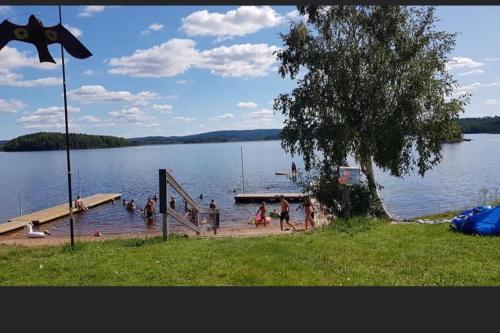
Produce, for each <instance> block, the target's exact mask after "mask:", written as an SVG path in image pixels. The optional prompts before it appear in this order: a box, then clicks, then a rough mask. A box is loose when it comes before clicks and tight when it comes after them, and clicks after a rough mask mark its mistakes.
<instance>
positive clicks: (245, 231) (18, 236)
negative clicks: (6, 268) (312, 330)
mask: <svg viewBox="0 0 500 333" xmlns="http://www.w3.org/2000/svg"><path fill="white" fill-rule="evenodd" d="M315 222H316V225H317V227H319V226H322V225H325V224H327V219H326V218H325V217H324V216H323V215H322V214H317V217H316V218H315ZM291 223H292V225H294V226H295V228H296V229H297V230H296V231H295V232H304V231H306V230H305V225H304V223H303V222H302V223H301V222H297V221H292V222H291ZM283 228H284V229H285V230H284V231H281V229H280V225H279V220H278V221H277V220H276V219H273V221H272V222H271V225H267V226H265V227H264V226H258V227H255V226H254V225H250V224H249V225H248V226H243V227H224V226H222V227H220V228H219V229H218V230H217V234H214V232H213V231H211V230H206V231H203V232H202V233H201V234H200V235H197V234H196V233H195V232H194V231H191V230H188V229H186V230H182V231H180V230H175V231H173V232H172V234H176V235H181V236H186V237H189V238H223V237H263V236H271V235H284V234H293V233H295V232H294V231H292V230H286V229H287V228H288V226H287V225H286V223H284V224H283ZM310 230H311V229H308V230H307V231H310ZM307 231H306V232H307ZM161 236H162V233H161V232H158V231H151V232H147V231H145V232H134V233H131V232H129V233H121V234H102V235H101V236H100V237H95V236H93V235H83V236H75V241H76V242H100V241H106V240H113V239H146V238H152V237H161ZM69 243H70V237H69V234H68V235H67V236H52V235H47V236H45V237H44V238H28V237H27V235H26V231H25V230H19V231H16V232H12V233H9V234H6V235H1V236H0V246H1V245H10V246H25V247H37V246H60V245H64V244H69Z"/></svg>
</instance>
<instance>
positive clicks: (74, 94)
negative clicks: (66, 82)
mask: <svg viewBox="0 0 500 333" xmlns="http://www.w3.org/2000/svg"><path fill="white" fill-rule="evenodd" d="M68 97H69V98H71V99H73V100H75V101H78V102H81V103H86V104H89V103H98V102H117V103H119V102H129V103H136V104H147V102H148V101H149V100H152V99H155V98H157V97H158V96H157V94H155V93H152V92H150V91H142V92H139V93H137V94H133V93H131V92H130V91H109V90H106V88H104V87H103V86H101V85H88V86H81V87H80V88H77V89H75V90H70V91H68Z"/></svg>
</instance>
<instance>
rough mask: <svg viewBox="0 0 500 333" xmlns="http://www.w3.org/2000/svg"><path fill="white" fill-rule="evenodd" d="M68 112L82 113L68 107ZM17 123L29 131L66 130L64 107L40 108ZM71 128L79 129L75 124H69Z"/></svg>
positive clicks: (77, 109)
mask: <svg viewBox="0 0 500 333" xmlns="http://www.w3.org/2000/svg"><path fill="white" fill-rule="evenodd" d="M68 112H80V109H79V108H75V107H72V106H68ZM17 123H18V124H21V125H22V126H23V127H24V128H29V129H40V128H64V127H65V119H64V107H61V106H51V107H47V108H39V109H37V110H36V111H35V112H33V113H31V114H30V115H28V116H25V117H21V118H19V119H18V120H17ZM69 126H70V127H72V128H75V127H78V126H77V125H75V124H74V123H69Z"/></svg>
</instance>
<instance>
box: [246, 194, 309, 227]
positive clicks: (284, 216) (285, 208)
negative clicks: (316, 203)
mask: <svg viewBox="0 0 500 333" xmlns="http://www.w3.org/2000/svg"><path fill="white" fill-rule="evenodd" d="M280 209H281V211H280V214H279V218H280V228H281V231H283V230H289V228H287V229H283V221H285V223H286V224H287V225H288V226H289V227H290V228H292V229H293V230H294V231H295V230H297V229H296V228H295V226H294V225H293V224H291V223H290V204H289V203H288V201H287V200H286V199H285V196H284V195H283V194H282V195H280ZM302 209H303V210H304V213H305V228H306V230H307V229H308V226H309V225H310V226H311V228H314V227H315V226H316V225H315V223H314V207H313V205H312V203H311V199H309V197H308V196H305V197H304V202H303V203H302ZM270 220H271V219H270V217H268V216H267V207H266V203H265V202H262V203H261V204H260V206H259V210H258V211H257V214H256V218H255V227H258V226H259V225H264V226H266V225H267V224H269V223H270Z"/></svg>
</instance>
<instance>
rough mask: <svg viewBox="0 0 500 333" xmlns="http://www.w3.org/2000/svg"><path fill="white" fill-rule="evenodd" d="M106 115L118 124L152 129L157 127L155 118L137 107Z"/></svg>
mask: <svg viewBox="0 0 500 333" xmlns="http://www.w3.org/2000/svg"><path fill="white" fill-rule="evenodd" d="M108 115H109V116H110V117H111V118H113V119H114V120H116V121H118V122H124V123H129V124H134V125H138V126H145V127H154V126H159V125H160V124H159V123H158V121H157V119H156V117H153V116H151V115H149V114H147V113H145V112H144V111H142V110H141V109H139V108H137V107H133V108H129V109H123V110H121V111H111V112H109V113H108Z"/></svg>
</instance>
